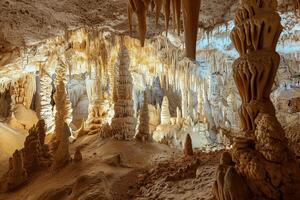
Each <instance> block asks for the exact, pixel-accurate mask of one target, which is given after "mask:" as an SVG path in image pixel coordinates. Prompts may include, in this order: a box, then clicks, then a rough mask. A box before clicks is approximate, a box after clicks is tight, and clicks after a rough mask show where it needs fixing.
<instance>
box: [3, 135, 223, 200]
mask: <svg viewBox="0 0 300 200" xmlns="http://www.w3.org/2000/svg"><path fill="white" fill-rule="evenodd" d="M78 146H79V147H80V148H81V149H82V150H81V152H82V155H83V160H82V161H81V162H79V163H74V162H72V163H70V164H69V165H67V166H66V167H65V168H63V169H62V170H60V171H59V172H57V173H53V171H51V169H48V170H45V171H42V172H39V173H36V174H35V175H34V176H33V177H31V179H30V180H29V181H28V183H27V184H25V185H24V186H23V187H21V188H20V189H18V190H16V191H14V192H12V193H6V194H0V200H79V199H81V200H98V199H99V200H100V199H101V200H103V199H115V200H126V199H138V200H145V199H174V200H177V199H178V200H179V199H191V200H192V199H199V200H200V199H213V198H212V194H211V186H212V183H213V180H214V172H215V169H216V167H217V163H218V161H219V156H220V152H217V153H202V152H198V153H197V155H195V156H194V157H191V158H188V159H186V158H183V155H182V152H180V151H178V150H174V149H171V148H170V147H168V146H166V145H164V144H158V143H138V142H125V141H116V140H113V139H107V140H100V139H98V136H97V135H92V136H85V137H82V138H80V139H78V140H77V141H75V142H74V143H73V144H71V147H70V148H71V155H73V154H74V150H75V148H76V147H78ZM2 167H3V166H2ZM6 167H7V166H6ZM0 170H2V171H5V169H0Z"/></svg>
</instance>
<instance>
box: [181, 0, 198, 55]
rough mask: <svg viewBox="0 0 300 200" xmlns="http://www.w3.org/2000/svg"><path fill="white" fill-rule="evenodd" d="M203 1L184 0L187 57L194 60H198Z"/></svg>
mask: <svg viewBox="0 0 300 200" xmlns="http://www.w3.org/2000/svg"><path fill="white" fill-rule="evenodd" d="M200 4H201V0H193V1H190V0H183V1H182V9H183V21H184V39H185V53H186V56H187V57H188V58H190V59H192V60H195V58H196V42H197V34H198V19H199V12H200Z"/></svg>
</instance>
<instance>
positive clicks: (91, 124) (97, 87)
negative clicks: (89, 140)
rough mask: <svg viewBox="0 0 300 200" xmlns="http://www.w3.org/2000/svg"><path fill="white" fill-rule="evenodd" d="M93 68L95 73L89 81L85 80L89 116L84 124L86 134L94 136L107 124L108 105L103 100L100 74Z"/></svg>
mask: <svg viewBox="0 0 300 200" xmlns="http://www.w3.org/2000/svg"><path fill="white" fill-rule="evenodd" d="M98 72H99V70H98V67H95V73H94V75H93V76H91V78H90V79H87V80H86V89H87V94H88V98H89V115H88V119H87V120H86V122H85V127H86V131H87V132H88V134H95V133H97V132H99V131H100V129H101V127H102V125H103V124H105V123H107V120H108V116H107V115H108V110H109V104H108V103H107V102H106V101H108V100H105V99H104V95H103V91H102V86H101V80H102V77H101V74H99V73H98Z"/></svg>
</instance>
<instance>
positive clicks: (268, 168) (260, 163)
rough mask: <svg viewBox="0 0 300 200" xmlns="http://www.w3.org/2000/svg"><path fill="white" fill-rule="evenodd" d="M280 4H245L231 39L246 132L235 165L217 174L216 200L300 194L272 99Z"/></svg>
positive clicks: (247, 0) (299, 174)
mask: <svg viewBox="0 0 300 200" xmlns="http://www.w3.org/2000/svg"><path fill="white" fill-rule="evenodd" d="M277 6H278V5H277V1H276V0H243V1H241V4H240V7H239V9H238V10H237V12H236V15H235V20H234V22H235V27H234V29H233V30H232V32H231V40H232V42H233V43H234V46H235V48H236V49H237V51H238V52H239V55H240V57H239V58H238V59H237V60H236V61H235V62H234V64H233V77H234V80H235V83H236V85H237V88H238V91H239V93H240V95H241V98H242V105H241V107H240V111H239V114H240V119H241V126H242V131H241V133H240V137H237V138H235V139H234V145H233V149H232V154H231V155H230V154H229V155H228V157H232V160H233V161H234V163H232V164H231V166H229V167H225V168H224V167H222V163H221V165H220V167H219V169H218V171H217V181H216V182H215V184H214V194H215V197H216V198H217V199H218V200H221V199H278V200H279V199H297V198H298V197H299V196H300V191H299V190H298V189H297V188H300V167H299V164H298V162H297V161H296V160H295V158H294V155H293V154H292V153H291V152H290V151H289V149H288V146H287V145H288V144H287V139H286V138H285V133H284V130H283V128H282V126H281V125H280V123H279V122H278V120H277V118H276V116H275V108H274V106H273V104H272V102H271V100H270V93H271V89H272V86H273V83H274V78H275V75H276V72H277V69H278V65H279V62H280V56H279V54H278V53H277V52H276V51H275V50H276V45H277V41H278V38H279V36H280V33H281V31H282V26H281V24H280V16H279V14H278V13H277V12H276V9H277ZM227 154H228V153H227ZM242 183H245V184H242ZM241 184H242V185H241ZM235 186H241V188H242V189H241V190H236V187H235ZM248 191H249V192H248Z"/></svg>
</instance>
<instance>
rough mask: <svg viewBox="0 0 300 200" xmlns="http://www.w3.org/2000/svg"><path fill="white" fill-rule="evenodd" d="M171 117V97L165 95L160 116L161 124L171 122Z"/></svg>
mask: <svg viewBox="0 0 300 200" xmlns="http://www.w3.org/2000/svg"><path fill="white" fill-rule="evenodd" d="M170 118H171V114H170V110H169V99H168V97H167V96H165V97H164V99H163V102H162V106H161V116H160V119H161V124H163V125H167V124H170V123H171V121H170Z"/></svg>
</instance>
